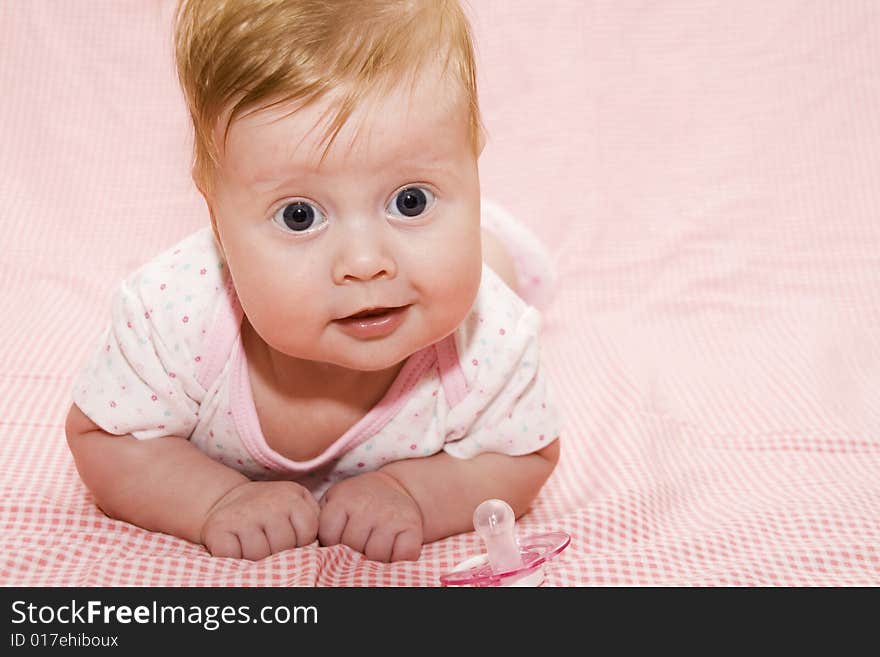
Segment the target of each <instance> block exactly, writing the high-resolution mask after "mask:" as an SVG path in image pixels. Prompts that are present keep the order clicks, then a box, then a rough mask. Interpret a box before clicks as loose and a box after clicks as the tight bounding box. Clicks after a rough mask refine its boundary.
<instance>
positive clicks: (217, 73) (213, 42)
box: [174, 0, 483, 194]
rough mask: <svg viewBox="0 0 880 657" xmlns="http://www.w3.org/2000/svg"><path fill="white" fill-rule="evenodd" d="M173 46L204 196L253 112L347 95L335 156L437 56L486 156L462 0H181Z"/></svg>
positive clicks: (340, 107)
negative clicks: (380, 98)
mask: <svg viewBox="0 0 880 657" xmlns="http://www.w3.org/2000/svg"><path fill="white" fill-rule="evenodd" d="M174 44H175V57H176V61H177V71H178V77H179V79H180V84H181V87H182V89H183V93H184V97H185V99H186V103H187V107H188V109H189V113H190V116H191V118H192V123H193V128H194V133H195V140H194V145H193V146H194V148H193V150H194V153H193V168H192V175H193V180H194V181H195V183H196V185H197V186H198V188H199V189H200V190H201V191H202V193H203V194H205V193H210V191H211V189H212V180H213V174H214V171H215V169H216V167H217V166H218V165H219V153H220V150H219V149H220V146H221V145H225V141H226V136H227V135H228V132H229V127H230V125H231V124H232V122H233V121H234V120H235V119H236V118H239V117H240V116H241V115H242V114H243V113H244V112H245V111H247V110H254V111H257V110H260V109H266V108H269V107H273V106H276V105H281V104H284V103H288V102H292V103H294V104H295V105H296V106H297V108H300V107H304V106H306V105H309V104H311V103H313V102H315V101H317V100H319V99H321V98H323V97H324V96H325V95H326V94H328V92H331V91H341V92H342V93H341V95H340V96H339V97H338V98H337V99H335V108H336V114H335V116H334V117H333V120H332V121H331V122H330V124H329V126H328V128H327V131H326V132H325V134H324V137H323V143H324V144H325V150H324V154H325V155H326V152H327V149H329V148H330V146H331V145H332V143H333V141H334V139H335V138H336V135H337V134H338V133H339V131H340V130H341V129H342V127H343V126H344V125H345V123H346V121H347V120H348V118H349V117H350V115H351V113H352V112H353V111H354V109H355V108H356V107H357V106H358V104H359V103H360V102H361V101H362V100H363V99H364V98H365V97H367V96H368V95H370V94H375V93H381V92H382V91H384V90H387V89H389V88H391V87H392V86H393V85H394V84H396V83H397V82H398V81H399V80H400V79H401V77H402V76H404V75H407V74H408V75H411V76H413V79H415V77H416V76H417V74H418V73H419V72H420V71H421V70H422V68H423V67H424V66H425V64H427V63H429V62H430V61H432V60H433V61H436V59H434V58H437V57H438V56H439V57H441V58H443V61H444V63H443V71H444V75H445V74H447V73H448V72H450V71H451V73H452V77H453V79H457V80H458V82H459V83H460V86H461V89H462V91H463V98H464V101H465V104H466V108H467V115H468V116H467V120H468V130H469V135H470V138H471V141H472V144H473V147H474V151H475V153H477V152H478V149H479V146H478V144H479V143H480V141H481V135H482V132H483V128H482V123H481V120H480V112H479V106H478V103H477V82H476V70H475V65H474V51H473V43H472V37H471V30H470V25H469V23H468V20H467V17H466V16H465V14H464V12H463V11H462V8H461V6H460V5H459V3H458V2H457V0H181V1H180V4H179V5H178V8H177V13H176V17H175V30H174ZM230 108H231V111H229V112H228V110H229V109H230ZM227 112H228V114H226V113H227ZM224 115H225V116H226V117H227V118H226V125H225V126H224V129H223V144H217V143H216V140H215V138H214V134H215V128H216V126H217V122H218V120H220V119H221V117H223V116H224Z"/></svg>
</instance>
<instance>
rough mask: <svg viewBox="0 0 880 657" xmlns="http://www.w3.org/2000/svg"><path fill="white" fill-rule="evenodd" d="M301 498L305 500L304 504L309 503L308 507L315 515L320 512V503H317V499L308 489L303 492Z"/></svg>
mask: <svg viewBox="0 0 880 657" xmlns="http://www.w3.org/2000/svg"><path fill="white" fill-rule="evenodd" d="M303 499H304V500H305V502H306V504H308V505H309V509H311V510H312V511H313V512H314V514H315V515H316V516H317V515H320V514H321V505H320V504H318V500H316V499H315V496H314V495H312V494H311V493H310V492H309V491H306V492H305V493H303Z"/></svg>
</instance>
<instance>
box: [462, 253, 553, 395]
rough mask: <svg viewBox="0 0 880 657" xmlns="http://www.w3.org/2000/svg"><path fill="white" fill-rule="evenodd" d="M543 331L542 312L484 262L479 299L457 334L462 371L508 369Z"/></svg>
mask: <svg viewBox="0 0 880 657" xmlns="http://www.w3.org/2000/svg"><path fill="white" fill-rule="evenodd" d="M540 332H541V313H540V311H538V309H537V308H535V307H533V306H530V305H529V304H528V303H526V302H525V301H523V299H522V298H521V297H519V296H518V295H517V294H516V293H515V292H514V291H513V290H511V289H510V287H508V285H507V284H506V283H505V282H504V281H503V280H502V279H501V277H500V276H498V274H497V273H495V271H493V270H492V268H491V267H489V266H488V265H487V264H486V263H483V273H482V277H481V280H480V288H479V291H478V292H477V298H476V300H475V301H474V304H473V306H471V309H470V311H469V312H468V314H467V316H466V317H465V319H464V321H463V322H462V323H461V325H460V326H459V327H458V329H457V330H456V335H455V343H456V348H457V350H458V354H459V358H460V360H461V363H462V366H463V371H464V372H465V373H466V374H467V373H468V372H473V373H474V375H475V374H476V371H477V370H478V369H483V368H484V367H488V368H491V369H494V370H496V371H499V372H500V371H504V370H508V371H509V370H510V368H512V367H514V366H515V364H516V362H518V360H519V359H520V358H521V357H522V355H523V352H524V351H525V350H526V349H527V348H528V347H529V345H534V344H536V343H537V341H538V339H539V335H540ZM467 378H469V379H470V378H472V377H467Z"/></svg>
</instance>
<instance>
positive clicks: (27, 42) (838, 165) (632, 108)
mask: <svg viewBox="0 0 880 657" xmlns="http://www.w3.org/2000/svg"><path fill="white" fill-rule="evenodd" d="M471 14H472V16H473V22H474V27H475V32H476V39H477V44H476V45H477V51H478V56H479V65H480V82H481V100H482V105H483V110H484V114H485V121H486V124H487V126H488V129H489V133H490V141H489V145H488V147H487V149H486V151H485V154H484V156H483V159H482V163H481V164H482V169H481V170H482V176H483V182H484V187H485V194H486V195H487V196H488V197H491V198H493V199H496V200H498V201H500V202H502V203H503V204H505V205H506V206H507V207H508V208H509V209H510V210H512V211H513V212H515V213H516V214H517V215H518V216H519V217H520V218H521V219H522V220H523V221H525V222H527V223H528V224H529V225H530V226H531V227H532V228H533V229H534V230H536V231H537V232H538V233H539V234H540V235H541V236H542V237H543V238H544V239H545V241H546V243H547V245H548V246H549V248H550V249H551V251H552V252H553V254H554V256H555V257H556V259H557V262H558V265H559V269H560V275H561V280H562V287H561V290H560V293H559V296H558V298H557V301H556V304H555V305H554V306H553V307H552V308H551V309H550V311H549V312H548V313H547V314H546V318H545V340H544V345H545V346H544V358H545V363H546V365H545V366H546V368H547V371H548V373H549V375H550V377H551V379H552V381H553V383H554V384H555V389H556V391H557V395H558V397H559V399H560V404H561V406H562V409H563V412H564V413H565V415H566V417H567V423H566V428H565V432H564V434H563V455H562V460H561V462H560V466H559V467H558V469H557V471H556V472H555V474H554V475H553V477H552V478H551V480H550V482H549V483H548V485H547V486H546V487H545V489H544V490H543V491H542V493H541V495H540V496H539V498H538V500H537V501H536V503H535V505H534V508H533V511H532V512H531V513H530V514H529V515H528V516H527V517H526V518H525V519H523V521H522V522H521V523H520V531H521V532H532V531H544V530H554V529H561V530H564V531H567V532H569V533H570V534H571V535H572V544H571V546H570V547H569V548H568V550H566V552H564V553H563V555H562V556H561V557H560V558H559V560H558V561H556V562H554V563H553V567H552V569H551V570H550V572H549V573H548V579H547V583H548V584H550V585H595V584H600V585H601V584H604V585H609V584H610V585H615V584H649V585H691V584H695V585H697V584H699V585H713V584H714V585H756V584H757V585H776V584H778V585H801V584H806V585H816V584H818V585H825V584H867V585H877V584H880V401H878V399H880V397H878V390H880V335H878V328H877V327H878V308H880V254H878V251H880V249H878V247H880V155H878V153H880V4H878V3H876V2H873V1H872V0H863V1H859V0H850V1H848V2H834V3H832V2H810V1H806V0H788V1H785V0H775V1H774V2H761V1H758V0H754V1H749V2H736V3H734V2H729V1H726V0H689V1H684V0H674V1H666V2H658V3H645V2H635V1H632V0H627V1H623V0H614V1H598V0H594V1H587V0H555V1H553V2H542V3H535V2H530V1H525V0H516V1H513V0H479V1H478V0H474V1H473V2H472V3H471ZM170 16H171V3H170V2H168V1H161V2H160V1H152V2H147V1H144V0H129V1H125V2H123V1H113V2H110V1H104V2H89V3H61V2H48V1H37V0H35V1H34V2H26V3H25V2H16V3H12V2H7V3H2V4H0V44H2V46H0V48H2V56H0V90H2V92H3V94H2V97H3V102H2V103H0V226H2V229H3V230H2V231H0V290H2V292H0V363H2V365H3V367H2V371H0V472H2V475H0V485H2V495H0V555H2V556H0V584H17V585H34V586H41V585H132V584H133V585H172V586H178V585H321V586H332V585H434V584H437V578H438V576H439V575H440V574H441V573H443V572H445V571H447V570H449V569H450V568H451V567H452V566H453V565H454V564H456V563H457V562H459V561H460V560H462V559H464V558H465V557H467V556H470V555H471V554H475V553H477V552H479V551H480V549H481V545H480V542H479V539H478V538H477V537H476V535H475V534H472V533H471V534H466V535H461V536H457V537H453V538H450V539H447V540H444V541H440V542H438V543H435V544H432V545H429V546H426V547H425V549H424V550H423V553H422V559H421V560H420V561H419V562H418V563H399V564H393V565H383V564H378V563H372V562H368V561H366V560H364V559H363V557H362V556H360V555H358V554H356V553H354V552H352V551H351V550H349V549H348V548H343V547H334V548H329V549H327V548H317V547H314V546H313V547H308V548H304V549H300V550H295V551H289V552H285V553H282V554H279V555H274V556H272V557H270V558H268V559H265V560H263V561H261V562H257V563H252V562H247V561H235V560H225V559H213V558H210V557H209V556H208V555H207V553H206V552H205V551H204V549H203V548H201V547H200V546H196V545H192V544H190V543H187V542H185V541H182V540H179V539H176V538H173V537H170V536H165V535H160V534H151V533H149V532H145V531H143V530H141V529H139V528H137V527H134V526H132V525H128V524H126V523H122V522H117V521H113V520H110V519H108V518H106V517H105V516H103V515H102V514H101V513H100V512H99V511H98V510H97V509H96V507H95V506H94V504H93V502H92V500H91V497H90V496H89V495H88V493H87V491H86V489H85V488H84V486H83V485H82V483H81V482H80V480H79V478H78V476H77V473H76V470H75V468H74V466H73V461H72V459H71V457H70V454H69V452H68V450H67V447H66V443H65V440H64V433H63V422H64V416H65V414H66V411H67V408H68V406H69V403H70V390H69V387H70V384H71V381H72V377H73V375H74V373H75V371H76V370H77V368H78V367H79V366H80V365H81V364H82V363H83V361H84V359H85V358H86V355H87V354H88V353H89V351H90V350H91V348H92V346H93V343H94V341H95V340H96V339H97V337H98V335H99V333H100V332H101V330H102V329H103V328H104V326H105V324H106V322H107V321H108V319H109V297H110V293H111V291H112V290H113V288H114V287H115V286H116V285H117V284H118V283H119V281H120V279H121V278H123V277H124V276H125V275H126V274H127V273H128V272H130V271H131V270H132V269H133V268H135V267H136V266H138V265H139V264H141V263H143V262H145V261H147V260H148V259H150V258H152V257H153V256H154V255H155V254H156V253H158V252H159V251H160V250H162V249H163V248H165V247H166V246H169V245H171V244H172V243H174V242H175V241H177V240H179V239H180V238H182V237H184V236H185V235H187V234H189V233H190V232H192V231H194V230H196V229H198V228H200V227H202V226H204V225H206V222H207V220H208V219H207V214H206V211H205V208H204V206H203V203H202V201H201V199H200V197H199V196H198V195H197V193H196V191H195V189H194V187H193V186H192V183H191V182H190V180H189V177H188V163H189V144H190V141H189V135H188V129H189V128H188V124H187V117H186V114H185V110H184V107H183V104H182V100H181V96H180V93H179V91H178V89H177V86H176V84H177V83H176V78H175V75H174V71H173V66H172V59H171V50H170V31H169V30H170Z"/></svg>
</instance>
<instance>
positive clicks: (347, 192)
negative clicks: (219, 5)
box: [209, 81, 482, 371]
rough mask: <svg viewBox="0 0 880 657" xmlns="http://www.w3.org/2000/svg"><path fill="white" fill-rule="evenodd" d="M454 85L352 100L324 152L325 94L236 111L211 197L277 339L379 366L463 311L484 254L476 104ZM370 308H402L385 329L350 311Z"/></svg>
mask: <svg viewBox="0 0 880 657" xmlns="http://www.w3.org/2000/svg"><path fill="white" fill-rule="evenodd" d="M450 97H454V92H453V91H451V90H450V89H449V88H448V87H447V85H446V84H444V83H442V82H441V81H437V82H436V83H434V82H427V83H425V82H422V83H420V84H419V85H418V86H417V87H416V89H415V90H414V91H411V90H410V89H409V88H408V87H406V88H402V89H399V90H397V91H396V92H394V93H393V94H390V95H388V96H386V97H384V98H382V99H381V100H379V101H376V104H375V105H374V106H372V107H363V108H358V109H356V110H355V112H354V113H353V114H352V116H351V117H350V118H349V120H348V121H347V123H346V124H345V125H344V126H343V128H342V130H341V131H340V133H339V134H338V136H337V138H336V140H335V141H334V143H333V145H332V146H331V148H330V150H329V151H328V152H327V154H326V157H325V158H324V160H323V162H320V163H319V161H320V158H321V154H322V149H323V144H322V143H320V141H321V136H322V134H323V131H324V128H325V125H326V124H325V123H323V122H322V115H324V114H325V112H327V110H328V108H329V107H330V105H329V102H326V101H322V102H318V103H316V104H314V105H312V106H311V107H307V108H305V109H301V110H298V111H297V112H296V113H294V114H291V115H289V116H286V117H285V116H284V115H285V113H288V112H289V111H290V108H289V107H282V108H280V109H279V108H273V109H270V110H265V111H262V112H257V113H255V114H252V115H249V116H245V117H243V118H241V119H238V120H236V121H235V122H234V123H233V124H232V126H231V128H230V130H229V135H228V141H227V146H226V149H225V151H224V154H223V158H222V162H221V167H220V170H219V171H218V172H217V178H216V184H215V193H214V195H213V197H212V198H211V199H210V200H209V203H210V205H211V209H212V212H213V215H214V218H215V221H216V224H217V231H218V233H219V237H220V240H221V242H222V247H223V250H224V252H225V255H226V260H227V263H228V265H229V268H230V273H231V274H232V277H233V281H234V283H235V288H236V292H237V294H238V297H239V300H240V302H241V305H242V308H243V309H244V311H245V313H246V314H247V317H248V319H249V320H250V323H251V325H252V326H253V327H254V329H255V330H256V332H257V333H258V334H259V335H260V337H261V338H262V339H263V340H264V341H265V342H266V343H267V345H268V346H269V347H270V348H272V349H274V350H276V351H277V352H280V353H281V354H284V355H287V356H291V357H294V358H300V359H307V360H313V361H322V362H326V363H334V364H336V365H340V366H342V367H346V368H349V369H356V370H362V371H373V370H380V369H386V368H388V367H391V366H393V365H395V364H397V363H399V362H400V361H402V360H404V359H405V358H406V357H407V356H409V355H410V354H412V353H414V352H415V351H417V350H419V349H421V348H423V347H425V346H427V345H429V344H431V343H433V342H436V341H437V340H440V339H442V338H443V337H445V336H446V335H448V334H449V333H451V332H452V331H453V330H455V328H456V327H457V326H458V325H459V324H460V323H461V321H462V320H463V319H464V317H465V315H466V314H467V312H468V310H469V309H470V307H471V305H472V304H473V302H474V299H475V297H476V294H477V289H478V287H479V283H480V275H481V267H482V259H481V248H480V189H479V178H478V172H477V161H476V155H475V154H474V149H473V147H472V145H471V141H470V139H469V133H468V124H467V120H466V117H467V115H466V112H465V109H464V106H463V103H456V102H450V101H449V98H450ZM373 307H378V308H395V307H405V308H404V309H402V310H398V311H396V312H395V313H391V315H387V316H386V317H387V319H385V320H380V321H379V324H380V327H379V328H378V329H376V328H373V329H370V328H367V329H364V328H363V323H359V322H357V321H351V320H350V321H348V322H344V321H340V320H341V319H342V318H345V317H347V316H349V315H352V314H354V313H358V312H359V311H361V310H363V309H365V308H373ZM372 321H373V322H375V321H376V320H372ZM382 321H384V322H386V324H385V325H384V327H383V326H382V325H381V324H382ZM359 325H360V328H359ZM395 326H396V328H395Z"/></svg>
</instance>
